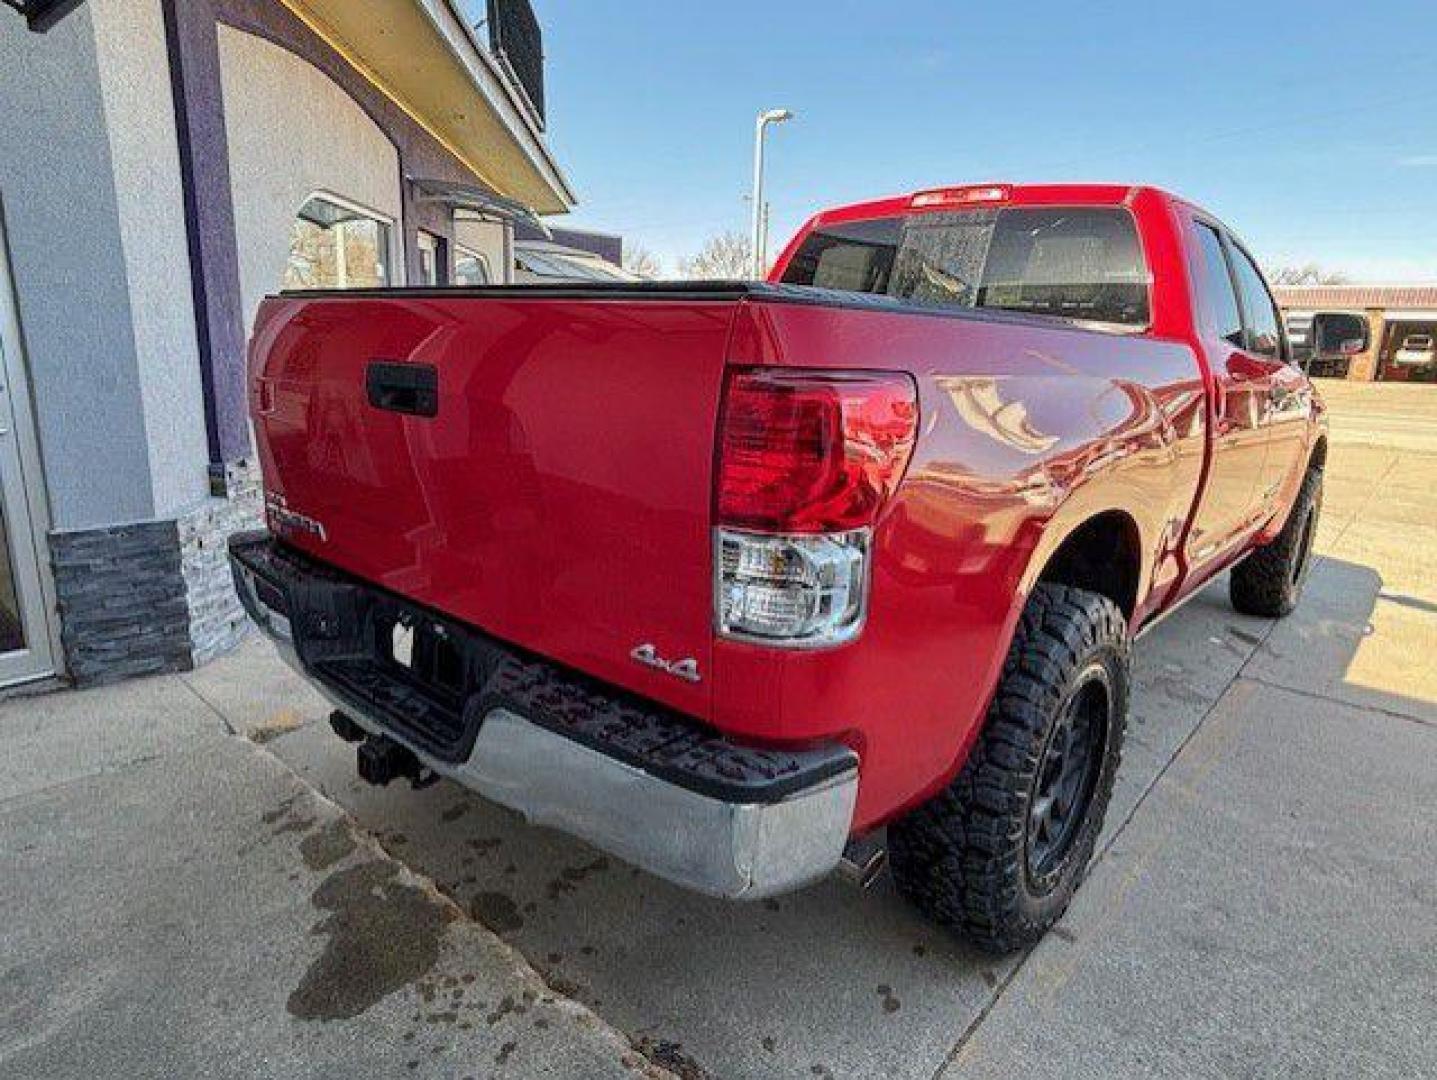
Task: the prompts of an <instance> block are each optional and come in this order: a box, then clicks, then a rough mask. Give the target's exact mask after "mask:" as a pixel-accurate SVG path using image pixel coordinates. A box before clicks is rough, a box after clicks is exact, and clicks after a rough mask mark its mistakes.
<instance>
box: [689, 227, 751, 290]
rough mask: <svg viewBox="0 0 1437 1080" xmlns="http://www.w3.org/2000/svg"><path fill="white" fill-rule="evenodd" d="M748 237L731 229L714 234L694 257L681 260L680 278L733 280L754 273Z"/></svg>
mask: <svg viewBox="0 0 1437 1080" xmlns="http://www.w3.org/2000/svg"><path fill="white" fill-rule="evenodd" d="M751 251H752V249H751V248H750V247H749V242H748V237H746V236H744V235H743V234H742V233H737V232H734V231H733V230H731V229H730V230H727V231H725V232H721V233H719V234H718V235H717V236H711V237H709V239H708V240H707V241H706V242H705V243H704V246H703V247H702V248H700V249H699V253H698V254H697V255H695V256H693V257H692V258H688V259H680V260H679V277H684V278H690V279H699V280H705V279H706V280H710V281H716V280H733V279H742V278H748V277H752V276H753V267H752V265H751V264H752V261H753V260H752V256H751V255H750V252H751Z"/></svg>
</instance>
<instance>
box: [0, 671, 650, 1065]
mask: <svg viewBox="0 0 1437 1080" xmlns="http://www.w3.org/2000/svg"><path fill="white" fill-rule="evenodd" d="M233 662H234V661H231V663H233ZM261 668H262V670H261V672H259V674H261V675H262V677H263V678H264V679H265V681H266V682H268V683H269V684H270V686H271V687H272V688H273V687H275V686H278V685H283V684H285V683H286V681H287V680H286V677H285V673H284V672H283V671H282V670H280V669H272V670H270V669H269V668H270V665H268V664H265V665H261ZM251 670H252V671H253V669H251ZM291 689H295V688H293V687H291ZM286 696H287V698H288V700H289V701H290V706H288V707H290V708H292V707H293V706H294V705H295V704H300V705H301V707H303V705H304V704H312V702H306V695H305V694H304V692H302V691H301V692H299V693H296V694H294V695H292V696H290V695H286ZM280 716H281V720H282V721H284V720H285V719H287V716H288V714H285V713H281V714H280ZM0 739H3V740H4V741H5V747H6V753H5V756H4V758H3V762H0V865H3V866H4V868H5V870H4V873H3V874H0V910H3V911H4V912H5V919H4V922H3V924H0V1075H3V1076H7V1077H9V1076H13V1077H25V1078H30V1080H33V1078H40V1077H66V1078H69V1077H80V1076H96V1077H98V1076H115V1077H120V1076H123V1077H200V1076H204V1077H254V1076H333V1077H356V1076H399V1075H410V1074H420V1075H426V1076H446V1077H447V1076H455V1077H458V1076H491V1075H499V1074H505V1075H523V1076H557V1077H571V1076H585V1077H588V1076H594V1077H603V1076H615V1077H617V1076H632V1075H635V1074H636V1073H637V1074H648V1075H662V1073H661V1072H660V1071H659V1070H657V1069H654V1068H652V1067H651V1066H649V1064H648V1063H647V1062H646V1061H645V1060H644V1059H643V1058H642V1057H641V1056H640V1055H639V1054H637V1053H635V1052H634V1051H633V1050H632V1048H631V1047H630V1045H629V1044H628V1042H627V1041H626V1040H624V1038H623V1037H622V1036H621V1035H619V1034H618V1033H616V1032H614V1031H613V1030H611V1029H610V1028H608V1027H607V1026H606V1025H605V1024H604V1023H603V1022H602V1021H600V1020H599V1019H598V1018H597V1017H596V1016H594V1014H593V1013H591V1012H590V1011H589V1010H588V1009H586V1008H584V1007H582V1006H579V1005H577V1004H575V1003H573V1002H572V1001H570V1000H569V999H568V998H566V997H564V996H563V995H560V994H556V993H555V992H554V991H553V990H552V989H551V988H550V987H549V986H547V985H546V984H545V983H544V982H543V981H542V980H541V979H540V978H539V977H538V976H537V975H536V974H535V973H534V971H533V969H532V968H530V967H529V965H528V964H527V963H526V962H525V961H524V959H523V958H522V957H521V956H519V955H518V954H516V953H515V952H514V951H513V950H512V949H511V948H509V947H508V946H506V945H504V944H502V943H501V942H500V941H499V940H498V939H497V938H495V937H494V935H493V934H491V933H489V932H488V931H487V930H485V929H484V928H483V927H481V926H479V925H478V924H476V923H475V922H474V921H473V920H472V919H470V918H469V917H468V916H467V915H466V914H465V913H464V912H463V911H461V910H460V909H459V908H458V907H456V906H455V905H454V903H453V902H452V901H451V900H450V899H448V898H447V897H445V896H443V895H442V894H440V893H438V892H437V891H436V890H435V889H434V887H433V886H432V884H431V883H430V882H429V881H427V880H425V879H424V878H423V877H420V876H417V875H415V874H414V873H412V872H411V871H410V870H408V869H407V868H406V867H405V866H403V865H402V864H401V863H399V862H397V861H396V860H394V859H392V858H390V857H389V856H388V855H386V854H385V853H384V851H383V850H382V849H381V848H380V847H379V846H378V845H377V844H376V843H375V842H374V840H373V839H372V838H371V837H369V836H367V835H365V834H364V833H363V832H361V831H358V830H356V829H355V828H354V826H353V824H352V822H351V821H350V820H349V819H348V818H347V817H346V815H345V814H344V813H343V812H342V811H341V810H340V809H339V808H338V807H336V806H335V805H334V804H333V803H332V802H330V801H329V800H327V799H326V798H324V797H323V796H321V795H319V794H318V793H316V792H315V791H314V790H313V789H312V788H311V787H309V786H307V785H306V784H304V783H302V782H301V781H300V780H298V779H297V778H296V777H295V776H294V775H293V773H292V772H290V770H289V769H288V768H286V767H285V766H284V764H283V763H281V762H280V761H279V760H278V759H276V758H275V757H273V756H272V755H270V754H268V753H266V752H265V751H264V750H262V749H260V748H259V747H258V746H256V745H255V744H254V743H253V742H252V741H250V740H249V739H246V738H243V737H237V736H235V735H232V734H231V733H230V728H229V724H228V722H227V721H226V720H225V719H224V718H223V717H222V716H221V715H219V714H218V713H216V712H215V711H214V710H213V709H211V708H210V707H209V706H208V705H207V704H206V703H205V702H203V701H202V700H201V699H200V698H199V697H198V696H196V694H195V693H194V692H193V691H192V690H191V689H190V687H189V686H187V685H186V683H185V682H184V681H183V680H181V679H178V678H163V679H152V680H146V681H143V682H136V683H130V684H126V685H124V686H120V687H116V688H112V689H107V690H100V691H91V692H84V693H65V694H52V695H48V696H45V697H34V698H22V699H18V700H12V701H9V702H7V703H6V704H5V705H4V706H3V707H0Z"/></svg>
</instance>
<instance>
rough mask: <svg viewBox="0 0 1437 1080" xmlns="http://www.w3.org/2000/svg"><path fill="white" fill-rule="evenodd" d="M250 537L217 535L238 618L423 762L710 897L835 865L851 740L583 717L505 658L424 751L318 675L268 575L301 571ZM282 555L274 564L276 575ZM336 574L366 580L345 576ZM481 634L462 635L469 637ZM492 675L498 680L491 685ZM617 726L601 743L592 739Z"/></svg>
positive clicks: (542, 677) (352, 712)
mask: <svg viewBox="0 0 1437 1080" xmlns="http://www.w3.org/2000/svg"><path fill="white" fill-rule="evenodd" d="M260 543H264V544H269V545H272V544H273V542H272V541H268V540H262V539H261V538H257V537H250V538H246V539H242V540H239V541H237V542H235V543H232V545H231V559H232V565H233V567H234V570H235V579H236V585H237V588H238V589H239V593H240V597H241V599H242V601H243V602H244V604H245V607H246V609H247V610H248V611H249V613H250V615H251V617H253V618H254V620H255V622H256V623H258V624H259V625H260V627H261V628H262V629H263V630H265V632H266V633H267V634H269V635H270V636H271V637H272V638H274V639H275V641H276V643H277V645H278V646H279V647H280V650H281V652H282V653H283V654H284V655H285V657H286V659H287V660H289V662H290V663H292V664H293V665H294V666H295V667H296V668H297V669H299V670H300V671H301V672H303V673H304V674H305V675H306V676H308V677H309V678H310V679H311V680H312V681H313V682H314V683H315V684H316V685H317V686H318V687H319V689H320V690H321V691H322V692H323V693H324V694H325V695H326V697H328V698H329V699H330V701H332V702H333V704H334V705H335V706H336V707H337V708H338V709H340V710H342V711H343V712H344V713H345V714H347V715H348V716H349V717H350V718H351V719H353V720H355V721H356V722H357V723H358V724H359V725H360V726H361V727H363V728H364V729H365V730H367V731H369V732H370V733H371V734H374V735H383V736H385V737H387V738H390V739H393V740H395V741H396V742H399V743H400V744H402V745H404V746H406V747H407V748H408V749H410V750H411V751H413V752H414V753H415V754H416V755H417V756H418V758H419V760H420V761H421V762H423V763H424V764H425V765H426V766H428V767H429V768H431V769H433V770H434V771H435V772H436V773H439V774H440V775H442V776H446V777H449V778H450V779H452V780H454V781H456V782H458V783H460V784H462V785H464V786H465V787H468V788H470V789H472V790H474V791H476V792H478V793H479V794H481V795H483V796H484V797H486V798H488V799H491V800H493V801H494V802H497V803H500V804H502V805H504V806H507V807H510V808H512V809H514V810H517V811H519V812H520V813H522V814H523V815H524V816H525V817H526V818H527V819H528V820H530V821H532V822H534V823H536V824H540V825H546V826H550V827H553V828H556V829H559V830H562V831H564V832H567V833H570V834H572V835H574V836H578V837H581V838H582V839H584V840H587V841H588V842H590V843H592V844H594V845H595V846H596V847H599V848H602V849H603V850H605V851H608V852H610V853H612V854H614V855H616V856H617V857H619V858H621V859H623V860H625V861H626V862H629V863H632V864H633V865H635V866H639V867H642V868H643V869H645V870H647V871H649V872H650V873H653V874H656V875H658V876H659V877H663V878H666V879H667V880H669V881H673V882H675V883H677V884H679V885H682V886H684V887H686V888H690V889H694V890H696V891H699V892H703V893H708V894H710V895H713V896H722V897H729V898H734V899H757V898H760V897H765V896H771V895H774V894H776V893H781V892H786V891H788V890H791V889H795V888H798V887H800V886H802V885H804V884H806V883H808V882H810V881H813V880H815V879H816V878H819V877H822V876H823V875H825V874H827V873H829V872H830V871H831V870H833V869H834V868H835V867H836V866H837V865H838V863H839V860H840V858H841V857H842V855H843V850H844V846H845V844H846V843H847V841H848V836H849V830H850V827H851V823H852V818H853V808H854V803H855V800H856V798H857V794H858V761H857V757H856V756H855V755H854V754H853V753H852V751H849V750H847V749H846V748H843V747H839V746H836V745H829V746H824V747H820V748H815V749H811V750H800V751H793V752H787V751H774V750H768V749H759V748H752V747H747V746H744V745H742V744H734V743H730V742H728V741H727V740H725V739H723V738H722V737H721V736H717V735H715V734H713V733H711V732H706V731H704V732H701V731H699V730H698V729H696V727H695V726H694V725H693V724H692V722H691V721H688V720H686V719H684V718H680V717H674V716H672V715H670V714H666V713H663V712H662V711H661V710H658V709H656V708H654V709H652V710H651V711H645V710H644V709H643V708H640V707H636V706H635V705H634V703H633V702H632V701H631V700H625V702H624V703H623V704H622V705H621V706H615V710H614V712H613V713H612V714H609V713H603V712H602V711H601V713H600V715H599V717H598V719H599V721H600V722H598V723H594V722H591V720H590V719H589V718H588V717H585V716H584V715H582V711H583V709H591V710H592V709H599V710H603V709H604V708H605V704H604V701H603V699H602V698H599V697H598V696H597V695H596V693H595V690H594V687H593V685H592V684H584V685H583V687H582V689H574V688H573V687H574V686H576V685H577V684H573V683H571V681H570V679H569V677H568V676H566V675H564V674H563V673H559V672H557V671H555V670H552V669H549V668H548V667H547V666H546V665H542V664H539V663H538V662H535V661H528V660H523V661H521V660H518V659H514V660H512V662H511V660H510V659H509V658H507V657H506V658H504V659H503V660H502V661H501V669H499V670H496V673H495V674H494V675H493V676H492V677H491V678H490V679H489V680H488V682H487V683H486V684H485V687H484V692H483V694H482V699H483V700H486V701H487V700H496V699H497V700H499V701H500V702H501V703H500V704H497V705H495V706H494V707H492V708H488V709H487V710H486V711H485V712H484V714H483V715H482V716H477V717H474V718H473V724H474V726H475V727H476V728H477V730H476V731H475V732H474V733H473V736H472V742H471V743H469V744H468V745H467V747H464V748H463V749H461V750H459V751H458V752H456V753H454V754H444V753H436V752H435V751H434V747H433V745H432V744H430V745H426V741H425V739H424V738H422V737H419V736H418V735H416V734H415V733H414V732H411V731H407V730H406V729H405V725H404V723H403V722H402V717H399V716H396V715H395V713H394V712H393V710H391V709H388V708H386V707H385V706H384V705H382V704H380V698H382V695H380V696H379V697H373V696H369V695H366V694H364V693H363V692H360V691H357V690H356V686H357V685H362V680H360V681H359V682H355V681H351V680H339V679H335V678H331V677H329V676H328V674H327V668H326V666H325V663H324V662H323V661H320V662H318V663H307V662H306V660H305V644H304V641H303V640H302V639H303V627H304V625H305V624H306V612H305V611H304V610H303V609H302V608H301V609H299V610H297V609H296V607H295V606H294V601H293V598H294V597H295V596H296V594H297V593H303V592H304V591H305V587H304V586H298V587H296V584H295V583H294V582H287V581H283V580H281V581H275V580H271V578H273V577H283V576H284V574H287V573H291V572H294V573H303V572H304V568H305V563H306V560H304V559H302V558H298V557H294V556H293V555H291V554H289V553H287V552H281V557H280V558H279V559H278V560H276V559H275V558H274V550H273V548H272V547H271V548H270V549H269V550H268V551H267V553H266V554H267V558H253V557H251V558H247V557H246V554H247V553H246V549H245V545H246V544H249V545H251V548H250V552H249V554H251V555H253V554H254V550H255V549H254V547H253V545H256V544H260ZM280 564H282V565H283V567H284V570H283V573H276V572H275V567H276V565H280ZM261 571H263V573H262V572H261ZM330 573H332V572H330ZM322 587H323V584H321V588H322ZM342 587H343V588H346V589H349V590H351V592H352V591H353V590H355V589H360V590H362V589H363V588H364V586H363V585H362V583H352V582H350V583H346V584H345V585H344V586H342ZM301 603H302V601H301ZM281 605H282V606H283V607H284V610H278V608H279V606H281ZM297 633H298V636H299V638H300V639H301V640H296V635H297ZM475 633H476V634H477V632H475ZM481 645H482V647H484V648H489V647H490V646H491V642H490V641H489V640H488V639H485V640H484V641H483V642H476V644H475V648H479V647H481ZM494 647H496V648H499V649H500V650H502V649H503V647H502V646H494ZM325 648H326V650H328V651H329V652H332V651H333V650H332V648H330V646H329V645H326V646H325ZM504 664H508V665H509V667H508V668H507V669H505V668H502V665H504ZM536 669H537V670H536ZM516 671H517V674H515V672H516ZM496 683H498V684H502V685H500V689H499V690H498V691H496V689H495V685H496ZM535 686H537V688H536V689H533V692H529V689H530V688H531V687H535ZM615 693H617V692H615ZM564 694H572V695H580V696H577V697H571V699H570V700H569V701H568V702H566V703H565V709H564V710H563V712H564V716H563V717H562V718H560V719H556V718H555V717H554V716H553V715H549V714H547V713H546V712H545V708H546V707H547V706H546V704H545V703H551V702H553V701H554V700H555V699H556V696H557V697H560V698H562V697H563V695H564ZM478 697H479V695H477V693H476V697H475V700H477V699H478ZM575 710H578V711H579V713H580V715H579V716H578V718H577V719H575V718H574V715H573V714H574V713H575ZM625 724H627V725H628V727H627V728H625V729H624V730H622V731H620V732H619V734H618V736H617V737H616V738H615V740H614V741H613V742H612V743H609V742H606V741H605V740H606V739H607V738H608V737H609V733H610V732H612V731H613V730H615V727H616V725H617V726H620V727H622V725H625ZM636 725H637V726H636ZM636 733H637V734H636ZM675 746H678V747H680V752H675V751H674V750H673V747H675ZM635 747H638V748H639V749H635ZM649 747H651V748H652V749H645V748H649ZM646 755H647V756H646ZM676 763H677V764H676ZM726 778H729V779H726Z"/></svg>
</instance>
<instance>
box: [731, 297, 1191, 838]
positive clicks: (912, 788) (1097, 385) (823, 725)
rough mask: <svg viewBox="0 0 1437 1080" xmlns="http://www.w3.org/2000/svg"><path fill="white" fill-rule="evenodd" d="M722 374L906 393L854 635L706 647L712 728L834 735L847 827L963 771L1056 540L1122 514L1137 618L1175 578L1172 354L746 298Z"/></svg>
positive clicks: (1185, 360) (1180, 440) (1179, 389)
mask: <svg viewBox="0 0 1437 1080" xmlns="http://www.w3.org/2000/svg"><path fill="white" fill-rule="evenodd" d="M729 358H730V362H732V363H740V364H772V365H791V366H796V367H824V368H833V367H843V368H854V369H876V370H900V371H907V372H910V373H911V374H912V375H913V376H914V378H915V380H916V382H917V385H918V392H919V401H920V409H921V417H920V425H921V426H920V436H919V440H918V444H917V447H916V449H915V453H914V457H913V460H912V462H911V463H910V465H909V468H908V471H907V474H906V477H905V479H904V481H903V483H902V485H901V487H900V488H899V491H898V493H897V495H896V496H895V497H894V499H893V500H892V501H891V502H890V503H889V504H888V505H887V506H886V507H885V509H884V511H883V513H882V515H881V517H880V519H879V522H878V523H877V527H876V533H875V558H874V566H873V583H872V593H871V606H870V610H869V617H868V621H867V625H866V626H865V629H864V631H863V633H862V634H861V635H860V636H859V638H858V639H857V640H855V641H854V642H852V643H850V644H848V645H845V646H841V647H838V648H835V649H829V650H822V651H812V652H805V651H790V652H785V651H780V650H772V649H766V648H755V647H754V646H752V645H746V644H743V643H738V642H731V641H722V640H721V641H718V642H717V643H716V644H715V647H714V655H713V669H714V695H715V696H714V703H713V719H714V722H715V723H716V724H718V725H719V726H721V727H723V728H725V729H727V730H730V731H732V732H736V733H744V732H747V733H751V734H754V735H757V736H762V737H767V738H795V739H801V738H810V737H817V736H822V735H830V734H833V733H835V732H841V733H843V735H844V737H845V738H846V739H847V740H848V741H849V742H850V743H851V744H852V745H853V746H854V747H855V749H857V750H858V752H859V753H860V755H861V756H862V759H863V769H862V780H861V787H860V792H859V801H858V809H857V814H856V819H855V825H856V827H857V828H858V829H864V828H867V827H870V826H872V825H875V824H878V823H880V822H881V821H882V820H885V819H887V818H889V817H892V816H894V815H895V814H897V813H898V812H901V811H902V810H903V809H905V808H907V807H909V806H911V805H913V804H915V803H916V802H918V801H920V800H922V799H923V798H925V797H927V796H928V795H930V794H931V793H932V792H933V791H935V790H936V789H937V788H938V787H940V786H941V785H942V784H943V783H945V782H946V781H947V780H948V779H950V778H951V776H952V775H953V774H954V772H955V771H956V770H957V768H958V767H959V766H960V765H961V762H962V760H963V758H964V757H965V755H966V753H967V750H968V747H969V746H970V744H971V742H972V740H973V738H974V737H975V736H976V734H977V731H978V729H979V726H980V724H981V720H982V717H983V714H984V711H985V709H986V707H987V703H988V700H989V698H990V697H991V695H992V692H993V689H994V686H995V685H996V681H997V677H998V674H999V671H1000V669H1001V665H1002V661H1003V658H1004V655H1005V654H1006V652H1007V648H1008V645H1009V642H1010V639H1011V636H1012V632H1013V627H1014V625H1015V623H1016V619H1017V616H1018V613H1019V612H1020V611H1021V608H1022V605H1023V603H1024V601H1025V599H1026V596H1027V593H1028V591H1029V590H1030V588H1031V587H1032V585H1033V582H1034V580H1035V579H1036V577H1037V575H1038V573H1039V571H1040V570H1041V567H1042V565H1043V563H1044V562H1045V561H1046V558H1047V556H1048V555H1050V554H1051V553H1052V551H1053V550H1055V549H1056V547H1057V546H1058V544H1059V543H1061V541H1062V539H1063V538H1064V537H1065V536H1066V535H1067V534H1068V533H1069V532H1070V531H1071V530H1072V529H1073V528H1076V527H1077V526H1078V525H1079V524H1081V523H1082V522H1083V521H1085V520H1087V519H1088V518H1090V517H1092V516H1094V515H1095V514H1098V513H1101V512H1103V511H1106V510H1121V511H1123V512H1125V513H1127V514H1129V515H1131V517H1132V518H1133V521H1134V523H1135V525H1136V528H1137V530H1138V531H1139V534H1140V538H1141V548H1142V551H1143V553H1144V559H1143V566H1142V571H1141V575H1142V576H1141V582H1140V597H1141V599H1140V605H1151V604H1155V603H1157V602H1158V600H1159V599H1160V596H1161V594H1162V592H1163V590H1164V589H1165V588H1166V587H1168V585H1169V584H1170V583H1171V582H1172V580H1173V579H1174V578H1175V576H1176V574H1177V566H1176V563H1175V553H1176V543H1177V538H1178V536H1179V535H1180V533H1181V529H1182V525H1183V523H1184V521H1185V519H1186V515H1187V513H1188V511H1189V509H1190V506H1191V502H1192V498H1193V494H1194V491H1195V488H1196V485H1197V482H1198V476H1199V472H1200V470H1201V467H1202V447H1203V438H1204V432H1203V424H1204V411H1203V410H1204V397H1203V386H1202V379H1201V375H1200V371H1199V368H1198V365H1197V360H1196V358H1195V356H1194V354H1193V352H1192V350H1191V349H1190V348H1188V347H1187V346H1185V345H1183V344H1179V343H1172V342H1165V341H1156V340H1151V339H1145V338H1140V337H1135V336H1124V335H1115V334H1108V333H1100V332H1096V331H1090V330H1080V329H1073V328H1068V327H1063V326H1054V325H1052V324H1051V323H1043V322H1039V321H1036V320H1030V319H1022V318H1017V317H1002V316H991V317H990V316H982V315H974V314H972V313H963V314H950V313H941V312H934V313H932V314H927V313H921V314H915V313H913V312H911V311H893V310H887V311H885V310H879V309H864V308H861V307H859V308H844V307H831V306H822V305H817V304H814V305H804V304H787V303H774V302H766V301H762V300H750V301H748V302H746V303H745V304H744V306H743V307H742V309H741V311H740V315H739V317H738V319H737V321H736V323H735V330H734V337H733V342H732V344H731V346H730V349H729ZM1138 614H1141V612H1139V613H1138Z"/></svg>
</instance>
